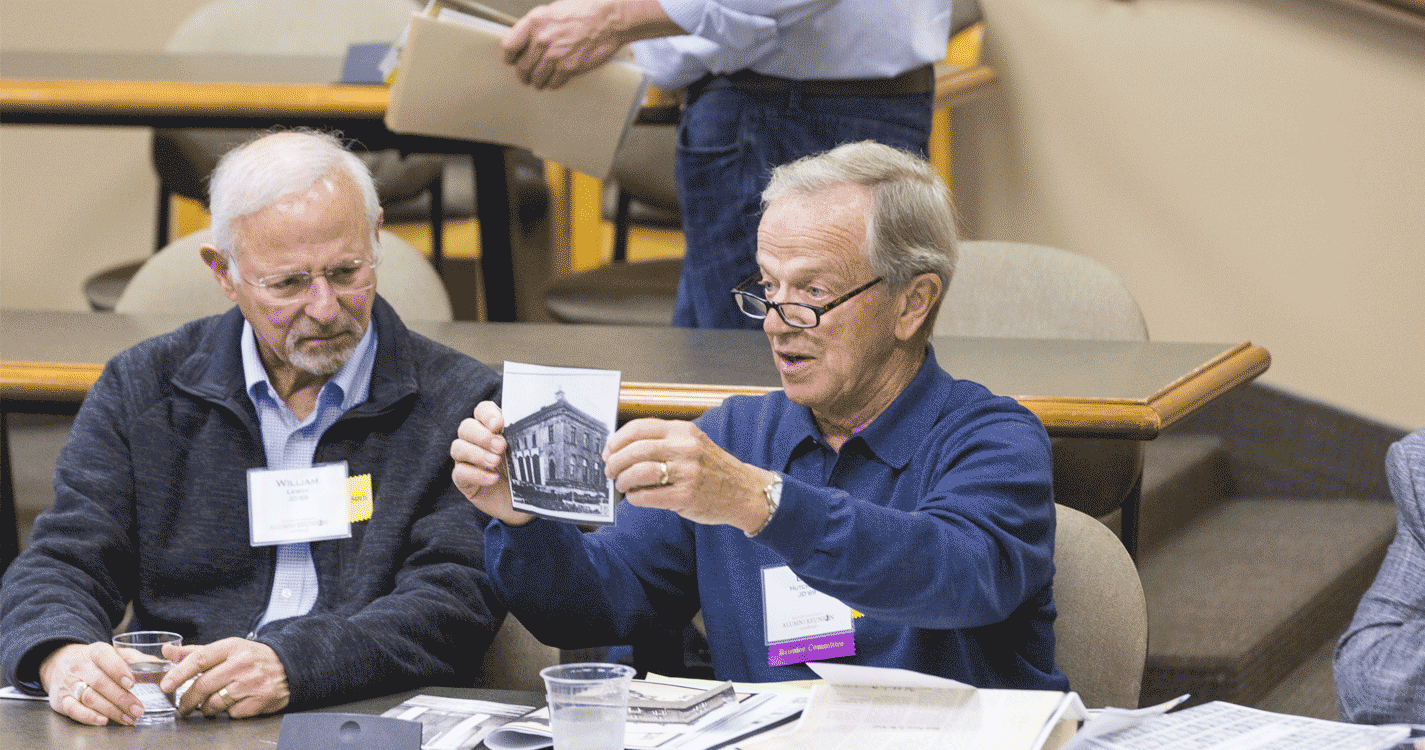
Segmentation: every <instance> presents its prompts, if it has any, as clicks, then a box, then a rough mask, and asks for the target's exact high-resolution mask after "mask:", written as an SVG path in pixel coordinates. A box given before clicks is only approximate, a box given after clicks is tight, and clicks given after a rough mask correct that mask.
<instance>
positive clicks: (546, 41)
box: [501, 0, 623, 90]
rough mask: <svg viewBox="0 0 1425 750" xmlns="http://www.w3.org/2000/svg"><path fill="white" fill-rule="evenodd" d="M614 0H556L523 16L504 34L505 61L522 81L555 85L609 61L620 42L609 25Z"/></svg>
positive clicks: (544, 85)
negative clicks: (608, 0) (609, 0)
mask: <svg viewBox="0 0 1425 750" xmlns="http://www.w3.org/2000/svg"><path fill="white" fill-rule="evenodd" d="M613 7H614V4H613V3H609V2H605V0H558V1H557V2H555V3H552V4H550V5H541V6H539V7H537V8H535V9H534V10H531V11H530V12H529V13H527V14H525V16H524V18H521V19H520V20H519V21H518V22H517V23H516V24H515V25H514V26H513V27H511V28H510V31H509V33H507V34H506V35H505V39H504V41H503V42H502V45H501V46H502V47H503V48H504V52H505V63H506V64H507V65H513V66H515V72H516V74H517V75H519V79H520V81H521V82H523V83H525V84H526V85H529V86H533V87H535V88H536V89H540V90H543V89H557V88H559V87H561V86H563V85H564V84H566V83H568V82H569V80H570V79H572V78H574V77H575V76H579V75H583V74H584V73H587V72H589V71H591V70H593V69H595V68H597V67H599V66H600V65H603V64H604V63H606V62H608V61H609V59H610V58H612V57H613V56H614V55H615V54H617V53H618V51H619V48H621V47H622V46H623V40H622V39H621V38H620V36H619V35H618V33H617V31H616V29H615V28H614V26H613V23H612V21H613V18H612V16H611V10H612V8H613Z"/></svg>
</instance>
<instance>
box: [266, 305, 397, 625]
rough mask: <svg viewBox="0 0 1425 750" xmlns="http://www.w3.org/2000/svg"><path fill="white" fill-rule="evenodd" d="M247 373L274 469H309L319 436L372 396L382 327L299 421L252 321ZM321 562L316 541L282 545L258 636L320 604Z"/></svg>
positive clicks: (371, 329) (370, 331)
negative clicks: (260, 348) (270, 374)
mask: <svg viewBox="0 0 1425 750" xmlns="http://www.w3.org/2000/svg"><path fill="white" fill-rule="evenodd" d="M241 341H242V344H241V346H242V372H243V377H244V378H245V379H246V381H247V395H248V398H250V399H252V403H253V405H254V406H256V407H257V424H258V427H259V428H260V429H261V430H262V447H263V449H264V450H265V451H266V455H267V468H269V469H303V468H308V467H310V466H311V465H312V457H313V456H314V455H315V454H316V451H317V441H318V440H320V439H321V437H322V433H324V432H326V430H327V428H328V427H331V426H332V423H334V422H336V420H337V419H338V418H340V417H341V415H342V414H345V413H346V411H347V410H348V409H351V408H352V407H354V406H356V405H357V404H360V403H361V402H363V401H365V400H366V394H367V392H368V391H369V390H370V388H371V369H372V367H373V366H374V365H375V363H376V326H375V325H374V324H368V325H367V326H366V335H364V336H362V337H361V341H360V342H359V343H358V344H357V345H356V349H355V350H354V351H352V353H351V358H350V359H348V360H347V361H346V364H344V365H342V367H341V369H340V370H338V371H337V372H336V374H335V375H333V376H332V377H331V379H330V380H328V381H327V382H326V384H324V385H323V386H322V389H321V392H320V393H319V394H318V395H317V407H316V408H315V409H313V410H312V413H311V414H308V415H307V418H306V419H303V420H300V421H299V420H298V419H297V415H295V414H293V413H292V410H291V409H289V408H288V407H287V404H285V403H283V402H282V400H281V399H279V398H277V396H276V394H274V393H273V391H272V386H271V385H270V384H269V383H268V381H267V368H265V367H263V366H262V357H261V356H260V355H259V354H258V353H257V336H256V335H255V334H254V333H253V330H252V324H250V323H247V322H244V323H243V325H242V338H241ZM317 586H318V584H317V566H316V563H314V562H313V561H312V546H311V543H310V542H298V543H295V544H281V545H278V546H277V569H276V571H275V574H274V575H273V578H272V593H271V595H270V596H269V597H268V600H267V611H266V612H265V613H263V615H262V619H261V620H260V621H259V622H258V623H257V625H256V626H255V627H254V628H253V629H252V633H251V634H250V635H255V634H256V633H257V632H258V631H259V630H261V629H262V627H263V626H264V625H266V624H267V623H269V622H272V621H274V620H282V619H286V618H288V617H297V616H299V615H304V614H307V613H308V612H310V611H311V610H312V606H313V605H315V604H316V603H317Z"/></svg>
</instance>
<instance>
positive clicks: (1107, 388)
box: [0, 309, 1271, 440]
mask: <svg viewBox="0 0 1425 750" xmlns="http://www.w3.org/2000/svg"><path fill="white" fill-rule="evenodd" d="M183 322H185V319H183V318H177V317H170V316H140V315H115V314H102V313H72V312H55V311H37V310H4V309H0V399H4V400H5V401H6V402H7V404H8V407H9V408H11V409H12V410H21V409H24V410H46V411H54V410H59V411H72V410H74V409H76V408H77V407H78V404H79V402H80V401H82V400H83V398H84V394H85V393H87V392H88V390H89V386H90V385H92V384H93V383H94V381H95V379H97V378H98V377H99V373H100V371H101V370H102V368H103V365H104V363H105V362H107V361H108V360H109V358H110V357H112V356H113V355H115V354H117V353H119V352H120V351H123V350H124V349H126V348H128V347H129V346H132V345H133V344H136V343H138V342H139V341H142V340H143V339H146V338H148V337H150V336H155V335H158V334H160V333H165V332H167V331H170V330H172V329H174V328H176V327H178V326H179V325H181V324H182V323H183ZM408 324H409V326H410V328H411V329H412V330H415V331H417V332H419V333H423V334H425V335H427V336H430V337H431V338H434V339H435V340H437V341H440V342H442V343H445V344H447V345H449V346H451V347H453V348H455V349H457V350H459V351H462V352H464V353H466V354H469V355H470V356H472V357H475V358H476V359H478V360H480V361H482V362H485V363H487V364H490V365H491V366H493V367H496V368H497V369H498V368H499V366H500V363H501V362H502V361H504V360H511V361H517V362H529V363H534V364H543V365H557V366H566V367H594V368H601V369H613V370H620V371H622V372H623V387H622V389H621V390H620V393H619V418H620V419H632V418H635V417H641V416H661V417H668V418H678V419H690V418H693V417H696V416H697V415H699V414H701V413H702V412H703V411H705V410H706V409H707V408H709V407H711V406H713V405H715V404H717V403H720V402H721V401H722V400H723V399H724V398H726V397H727V396H729V395H732V394H734V393H765V392H767V391H769V390H773V389H775V388H778V387H780V380H779V378H778V375H777V371H776V368H775V365H774V363H773V361H772V356H771V353H770V349H769V348H768V345H767V339H766V337H765V336H763V334H762V333H761V332H758V331H721V330H700V329H687V328H658V327H622V326H569V325H558V324H545V323H473V322H465V321H458V322H451V323H430V322H421V321H408ZM934 345H935V351H936V356H937V358H938V359H939V361H940V364H941V365H942V366H943V367H944V368H945V369H946V370H948V371H949V372H950V373H951V374H952V375H954V376H956V377H960V378H968V379H970V380H974V381H976V382H979V383H982V384H984V385H985V386H987V387H989V388H990V389H991V390H993V391H994V392H996V393H1000V394H1004V395H1008V396H1013V397H1015V398H1016V399H1018V400H1019V401H1020V402H1021V403H1023V404H1024V405H1025V406H1026V407H1028V408H1029V409H1030V410H1031V411H1033V412H1034V413H1035V414H1037V415H1038V416H1039V418H1040V419H1041V420H1042V421H1043V422H1044V426H1045V428H1046V429H1048V431H1049V434H1050V435H1055V436H1071V437H1108V438H1126V439H1133V440H1151V439H1153V438H1155V437H1157V436H1158V435H1159V434H1160V433H1161V432H1162V431H1163V430H1164V429H1166V428H1168V427H1169V426H1170V425H1172V424H1173V423H1174V422H1177V421H1178V420H1180V419H1182V418H1183V417H1185V416H1187V415H1188V414H1190V413H1192V412H1193V411H1194V410H1195V409H1197V408H1198V407H1200V406H1202V405H1203V404H1205V403H1207V402H1208V401H1211V400H1212V399H1213V398H1216V397H1217V396H1219V395H1221V394H1223V393H1225V392H1227V391H1229V390H1231V389H1232V388H1235V387H1237V386H1238V385H1241V384H1242V383H1245V382H1247V381H1249V380H1251V379H1253V378H1255V377H1256V376H1258V375H1260V374H1261V373H1263V372H1265V371H1266V369H1267V367H1268V365H1269V364H1270V362H1271V357H1270V355H1269V354H1268V353H1267V351H1266V350H1265V349H1263V348H1262V347H1259V346H1255V345H1253V344H1251V343H1240V344H1213V343H1179V342H1164V341H1152V342H1119V341H1074V340H1063V339H1054V340H1038V339H988V338H984V339H980V338H937V339H935V341H934Z"/></svg>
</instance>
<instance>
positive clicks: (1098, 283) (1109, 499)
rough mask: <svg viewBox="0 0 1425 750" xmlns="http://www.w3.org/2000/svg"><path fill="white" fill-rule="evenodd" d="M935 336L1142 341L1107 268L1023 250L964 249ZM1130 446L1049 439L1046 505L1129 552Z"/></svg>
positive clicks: (1139, 319)
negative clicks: (1094, 522)
mask: <svg viewBox="0 0 1425 750" xmlns="http://www.w3.org/2000/svg"><path fill="white" fill-rule="evenodd" d="M935 334H936V335H938V336H984V337H989V338H1043V339H1098V340H1107V341H1147V340H1148V326H1147V324H1146V323H1145V322H1144V320H1143V313H1142V312H1141V311H1140V310H1139V309H1138V302H1137V301H1136V300H1134V299H1133V294H1132V293H1130V292H1129V291H1128V288H1127V287H1126V286H1125V285H1124V283H1123V280H1122V279H1121V278H1120V277H1119V276H1118V274H1116V273H1114V272H1113V270H1112V269H1110V268H1108V267H1107V266H1105V265H1103V264H1102V263H1099V262H1098V261H1096V260H1093V259H1092V258H1088V257H1085V256H1082V255H1078V254H1075V253H1071V252H1068V251H1067V250H1061V249H1058V248H1053V247H1045V246H1043V245H1033V244H1028V243H1024V242H993V241H973V240H967V241H964V242H961V243H960V261H959V264H958V265H957V266H956V268H955V277H954V279H953V280H952V281H951V282H950V288H949V289H948V290H947V291H946V295H945V302H944V303H942V304H941V307H940V314H939V317H937V318H936V320H935ZM1142 475H1143V444H1142V443H1141V442H1139V441H1137V440H1107V439H1097V438H1055V439H1054V499H1055V500H1056V501H1058V502H1060V503H1063V504H1064V505H1068V506H1069V507H1072V508H1076V509H1078V510H1081V511H1083V512H1085V513H1087V514H1089V515H1091V516H1094V517H1095V518H1102V517H1105V516H1109V515H1110V514H1115V513H1116V512H1117V511H1119V510H1120V509H1121V511H1122V514H1121V518H1105V519H1104V520H1105V521H1106V522H1108V523H1110V524H1111V525H1115V526H1117V527H1118V528H1119V529H1120V533H1121V536H1122V537H1123V543H1124V544H1125V545H1126V546H1127V547H1128V551H1129V553H1130V554H1131V555H1133V556H1134V557H1136V556H1137V553H1138V549H1137V548H1138V541H1137V540H1138V490H1139V482H1140V481H1141V479H1142Z"/></svg>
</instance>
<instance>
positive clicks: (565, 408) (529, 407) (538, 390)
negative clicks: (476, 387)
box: [503, 362, 620, 525]
mask: <svg viewBox="0 0 1425 750" xmlns="http://www.w3.org/2000/svg"><path fill="white" fill-rule="evenodd" d="M504 377H505V381H504V406H503V409H504V413H505V433H504V434H505V440H506V442H507V443H508V446H509V447H508V448H507V449H506V452H505V461H506V463H507V465H508V467H509V477H510V495H511V497H510V499H511V502H512V504H513V505H514V507H515V509H516V510H521V511H524V512H526V513H533V514H535V515H537V516H541V517H544V518H550V519H554V520H557V521H567V522H570V523H578V524H592V525H606V524H611V523H613V521H614V504H615V503H616V502H617V499H618V498H617V496H616V494H615V492H614V485H613V480H611V479H609V478H608V477H606V476H604V460H603V450H604V444H605V443H607V442H608V439H609V435H612V434H613V432H614V430H615V429H616V428H617V420H618V392H619V379H620V373H619V371H617V370H590V369H582V368H571V367H546V366H542V365H531V364H522V363H519V362H506V363H505V372H504Z"/></svg>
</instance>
